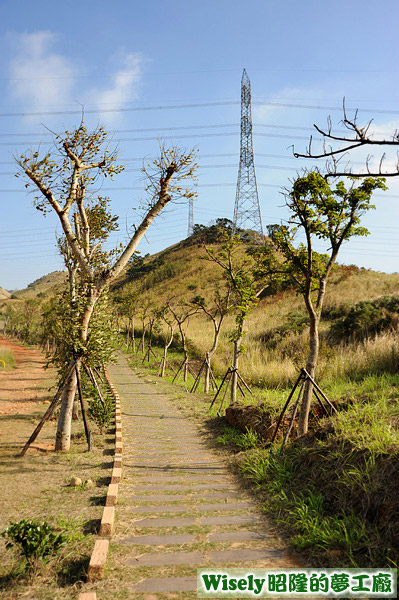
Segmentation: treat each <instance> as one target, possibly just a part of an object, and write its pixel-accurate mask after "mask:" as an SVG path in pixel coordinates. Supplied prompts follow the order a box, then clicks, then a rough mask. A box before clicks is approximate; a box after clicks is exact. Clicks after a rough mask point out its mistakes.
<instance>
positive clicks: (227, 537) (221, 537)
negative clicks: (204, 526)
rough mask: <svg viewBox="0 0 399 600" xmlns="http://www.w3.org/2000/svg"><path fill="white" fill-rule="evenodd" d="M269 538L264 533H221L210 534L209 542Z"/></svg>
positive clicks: (244, 531)
mask: <svg viewBox="0 0 399 600" xmlns="http://www.w3.org/2000/svg"><path fill="white" fill-rule="evenodd" d="M270 537H271V536H270V535H269V534H268V533H266V532H265V531H246V530H245V529H244V530H242V529H239V530H238V531H222V532H221V533H210V534H209V535H208V540H209V541H210V542H249V541H253V540H267V539H268V538H270Z"/></svg>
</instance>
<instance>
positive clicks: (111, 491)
mask: <svg viewBox="0 0 399 600" xmlns="http://www.w3.org/2000/svg"><path fill="white" fill-rule="evenodd" d="M104 376H105V380H106V382H107V385H108V387H109V389H110V391H111V393H112V396H113V398H114V400H115V454H114V467H113V471H112V476H111V483H110V484H109V486H108V492H107V496H106V497H107V500H106V505H105V507H104V512H103V518H102V519H101V525H100V532H99V536H100V539H98V540H97V541H96V542H95V545H94V549H93V552H92V555H91V558H90V564H89V569H88V571H87V581H90V582H93V581H96V580H99V579H103V577H104V567H105V562H106V560H107V553H108V543H109V538H110V537H111V535H112V533H113V530H114V520H115V505H116V502H117V495H118V485H119V482H120V479H121V476H122V417H121V406H120V399H119V394H118V392H117V391H116V390H115V387H114V386H113V384H112V383H111V381H110V379H109V376H108V372H107V369H106V368H105V366H104ZM110 504H112V507H111V506H109V505H110ZM104 538H107V539H104ZM90 594H91V595H90ZM85 598H87V600H90V599H93V600H94V599H95V598H96V595H95V593H94V595H93V592H89V593H88V595H86V594H80V596H79V600H84V599H85Z"/></svg>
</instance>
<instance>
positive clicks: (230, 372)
mask: <svg viewBox="0 0 399 600" xmlns="http://www.w3.org/2000/svg"><path fill="white" fill-rule="evenodd" d="M234 374H236V376H237V378H238V380H239V382H241V383H242V384H243V386H244V387H245V388H246V389H247V390H248V392H249V393H250V394H252V390H251V388H250V387H249V386H248V385H247V384H246V383H245V381H244V380H243V378H242V377H241V375H240V374H239V372H238V370H237V369H236V368H235V367H234V366H233V365H231V366H230V367H229V368H228V369H227V371H226V373H225V375H224V377H223V379H222V383H221V384H220V386H219V387H218V389H217V391H216V394H215V396H214V398H213V400H212V402H211V405H210V407H209V410H211V408H212V406H213V405H214V404H215V402H216V399H217V397H218V396H219V393H220V391H221V389H222V388H223V385H224V382H225V381H226V379H228V381H227V385H226V389H225V391H224V394H223V398H222V402H221V403H220V406H219V410H218V411H217V414H218V416H219V417H220V411H221V410H222V408H223V404H224V400H225V398H226V392H227V390H228V388H229V385H230V384H231V383H232V380H233V375H234ZM238 389H239V390H240V392H241V394H242V396H243V398H245V392H244V390H243V389H242V387H241V385H240V383H238Z"/></svg>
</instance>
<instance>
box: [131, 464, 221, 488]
mask: <svg viewBox="0 0 399 600" xmlns="http://www.w3.org/2000/svg"><path fill="white" fill-rule="evenodd" d="M127 466H128V465H126V464H125V469H126V467H127ZM146 472H148V471H146ZM136 475H138V473H136ZM183 477H184V482H185V483H186V485H187V484H188V485H190V484H197V483H199V484H202V483H206V484H207V485H205V486H204V487H205V488H207V487H208V486H211V487H214V486H215V484H219V483H223V484H226V483H230V482H229V480H228V479H224V478H222V477H218V479H217V481H215V479H214V477H208V476H203V475H202V476H201V477H194V476H192V475H190V473H182V474H180V475H176V473H175V472H174V473H173V472H172V473H163V474H161V473H156V474H155V473H154V475H141V476H140V477H138V478H137V483H141V482H142V481H150V482H152V483H173V482H176V483H182V478H183Z"/></svg>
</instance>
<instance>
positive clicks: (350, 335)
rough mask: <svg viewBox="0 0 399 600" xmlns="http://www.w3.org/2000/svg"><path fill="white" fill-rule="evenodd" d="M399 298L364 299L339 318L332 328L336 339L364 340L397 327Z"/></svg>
mask: <svg viewBox="0 0 399 600" xmlns="http://www.w3.org/2000/svg"><path fill="white" fill-rule="evenodd" d="M398 319H399V298H397V297H396V296H384V297H382V298H377V299H376V300H362V301H361V302H358V303H357V304H355V305H354V306H352V308H351V309H350V310H349V312H348V314H347V315H345V316H344V317H341V318H340V319H338V320H337V321H336V322H335V323H334V324H333V325H332V326H331V328H330V334H329V336H330V338H331V339H333V340H335V341H343V340H345V341H347V340H350V339H352V340H364V339H366V338H367V337H370V336H371V335H375V334H377V333H380V332H381V331H384V330H387V329H392V328H396V327H397V323H398Z"/></svg>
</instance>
